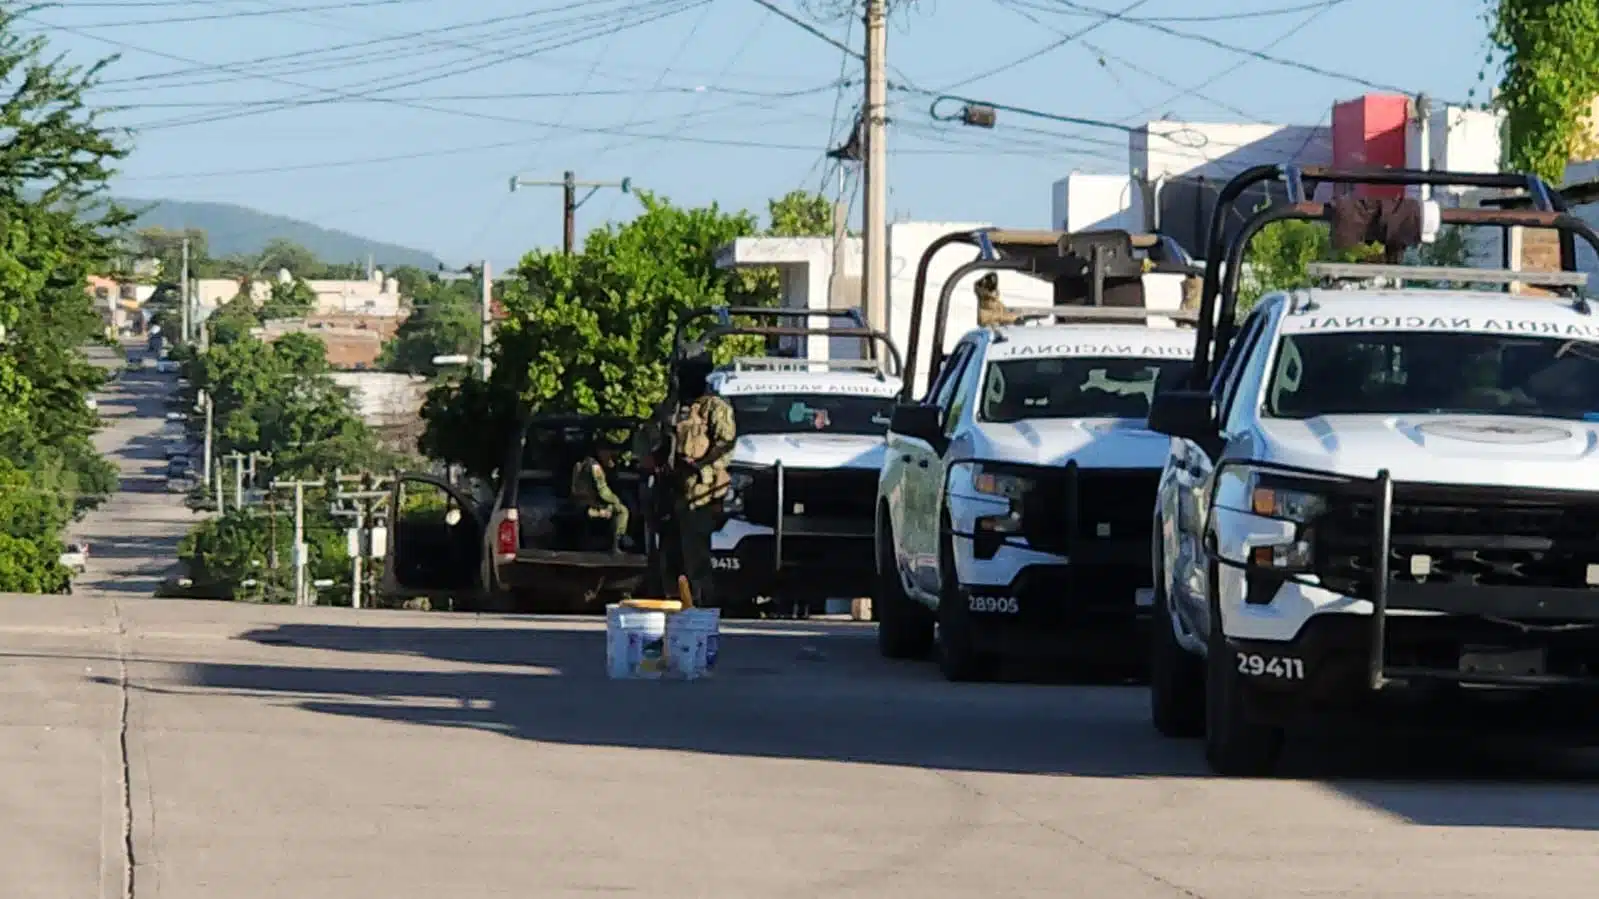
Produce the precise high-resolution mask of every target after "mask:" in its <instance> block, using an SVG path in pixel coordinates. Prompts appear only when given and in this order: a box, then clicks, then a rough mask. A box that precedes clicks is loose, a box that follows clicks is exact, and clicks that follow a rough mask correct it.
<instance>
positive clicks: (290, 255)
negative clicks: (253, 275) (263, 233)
mask: <svg viewBox="0 0 1599 899" xmlns="http://www.w3.org/2000/svg"><path fill="white" fill-rule="evenodd" d="M254 268H255V271H256V272H258V273H260V274H262V275H265V276H267V277H270V278H276V277H277V276H278V270H279V269H287V270H288V272H289V274H291V275H294V276H295V277H298V278H316V277H320V276H321V274H322V271H323V269H324V268H326V266H325V265H324V264H323V262H322V260H320V259H318V258H317V256H316V254H315V253H313V252H311V251H310V250H308V249H306V248H305V247H302V246H300V245H299V244H297V243H295V242H294V241H292V240H287V239H285V238H281V237H279V238H274V239H273V240H271V241H269V242H268V243H267V245H266V247H265V248H263V249H262V250H261V253H260V254H259V255H258V256H257V257H256V259H255V266H254Z"/></svg>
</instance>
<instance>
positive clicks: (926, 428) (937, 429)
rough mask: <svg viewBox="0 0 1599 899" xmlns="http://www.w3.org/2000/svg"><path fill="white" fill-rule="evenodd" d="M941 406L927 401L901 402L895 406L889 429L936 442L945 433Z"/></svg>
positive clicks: (907, 435) (903, 435)
mask: <svg viewBox="0 0 1599 899" xmlns="http://www.w3.org/2000/svg"><path fill="white" fill-rule="evenodd" d="M939 419H940V415H939V408H938V407H937V406H930V405H927V404H925V403H901V404H899V405H897V406H895V407H894V415H893V417H892V418H891V419H890V421H889V425H888V429H889V430H890V431H892V432H894V433H895V434H899V435H900V436H902V437H910V438H912V439H913V440H921V441H924V442H926V443H936V442H937V441H938V438H939V437H940V436H941V435H942V433H943V428H944V423H943V422H942V421H940V420H939Z"/></svg>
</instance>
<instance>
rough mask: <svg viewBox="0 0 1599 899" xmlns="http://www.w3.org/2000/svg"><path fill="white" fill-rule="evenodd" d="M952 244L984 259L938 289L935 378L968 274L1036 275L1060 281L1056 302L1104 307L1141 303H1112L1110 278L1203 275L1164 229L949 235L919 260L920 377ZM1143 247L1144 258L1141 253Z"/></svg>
mask: <svg viewBox="0 0 1599 899" xmlns="http://www.w3.org/2000/svg"><path fill="white" fill-rule="evenodd" d="M952 244H964V245H966V246H971V247H975V248H976V249H977V258H975V259H973V260H971V261H970V262H967V263H966V264H964V265H961V266H959V267H958V268H956V269H955V270H954V271H953V272H951V273H950V274H949V276H948V277H947V278H946V279H945V280H944V284H943V287H942V288H941V290H940V292H939V296H938V305H937V306H936V307H935V310H934V313H933V333H932V341H931V343H930V345H929V350H928V361H929V365H928V379H929V383H931V382H932V380H933V379H935V378H937V376H938V370H939V368H940V367H941V366H942V365H943V362H944V343H945V336H946V334H947V333H948V329H949V307H950V300H951V298H952V297H953V295H954V291H955V287H956V285H957V284H959V283H960V282H961V280H962V279H964V278H966V277H967V276H969V275H973V274H976V273H978V272H1002V271H1010V272H1017V273H1018V274H1024V275H1029V276H1031V277H1034V278H1038V279H1040V280H1044V281H1048V282H1050V283H1051V284H1053V285H1054V286H1055V292H1056V306H1057V307H1060V308H1077V309H1091V310H1095V311H1103V310H1105V309H1126V308H1137V307H1130V306H1118V305H1106V286H1107V282H1112V283H1118V284H1141V283H1142V280H1143V277H1144V275H1146V274H1182V275H1196V274H1198V273H1199V272H1200V268H1199V267H1198V266H1197V265H1195V263H1194V260H1193V259H1192V258H1191V257H1190V256H1189V255H1188V254H1187V252H1185V251H1184V250H1183V248H1182V245H1181V244H1179V243H1177V241H1176V240H1174V239H1172V238H1171V237H1168V236H1166V235H1164V234H1133V233H1130V232H1127V231H1119V230H1105V231H1079V232H1069V231H1033V230H1016V229H1010V228H979V229H976V230H974V231H955V232H951V233H949V234H945V235H944V236H942V237H939V238H937V239H936V240H934V241H933V242H932V243H930V244H928V245H927V247H926V249H924V250H923V251H922V257H921V259H920V261H918V263H917V265H916V282H915V286H914V288H913V291H912V296H911V315H910V328H909V333H910V335H911V342H910V345H909V346H908V347H907V348H906V355H905V363H906V367H905V370H906V371H908V372H911V373H913V375H914V373H915V371H916V365H917V362H918V360H919V359H920V356H921V349H920V343H921V340H920V335H921V333H922V321H923V318H924V312H925V309H926V305H927V299H928V298H927V281H928V273H929V270H930V268H931V266H932V261H933V257H934V256H936V255H937V254H938V252H939V251H940V250H943V249H944V248H946V247H948V246H951V245H952ZM1140 252H1141V253H1143V254H1144V255H1143V256H1138V255H1136V254H1137V253H1140ZM1140 305H1141V304H1140ZM1101 317H1102V316H1101ZM1077 321H1081V319H1077ZM915 382H916V379H915V377H914V376H913V377H909V378H906V379H905V386H904V389H903V390H902V391H901V393H900V402H910V401H911V397H912V395H913V393H914V392H915V389H916V383H915Z"/></svg>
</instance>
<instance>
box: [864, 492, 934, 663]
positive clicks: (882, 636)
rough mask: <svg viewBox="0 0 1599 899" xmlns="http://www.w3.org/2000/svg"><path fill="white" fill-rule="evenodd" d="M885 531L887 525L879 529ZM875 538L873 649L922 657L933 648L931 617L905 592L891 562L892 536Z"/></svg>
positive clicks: (887, 656)
mask: <svg viewBox="0 0 1599 899" xmlns="http://www.w3.org/2000/svg"><path fill="white" fill-rule="evenodd" d="M881 530H883V531H887V530H888V528H887V525H886V523H885V525H884V527H883V528H882V529H881ZM885 537H886V539H884V538H879V539H878V541H877V583H876V590H874V591H873V592H874V593H875V595H874V596H873V597H872V613H873V615H875V616H876V617H877V651H878V653H880V654H881V655H882V656H883V658H885V659H925V658H927V655H928V653H930V652H932V651H933V616H932V614H931V613H929V612H928V610H927V609H926V608H924V607H923V606H922V605H921V604H920V603H918V602H916V601H915V600H914V599H911V598H910V597H909V596H907V595H905V588H904V586H903V585H902V584H901V583H900V580H899V570H898V569H897V568H896V567H895V565H894V550H893V545H894V535H893V533H892V532H889V533H887V534H886V535H885Z"/></svg>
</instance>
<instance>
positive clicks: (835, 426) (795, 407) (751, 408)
mask: <svg viewBox="0 0 1599 899" xmlns="http://www.w3.org/2000/svg"><path fill="white" fill-rule="evenodd" d="M728 401H729V402H730V403H732V404H733V419H734V423H735V424H736V425H737V426H738V432H739V434H741V435H743V434H864V435H869V436H873V437H879V436H884V435H886V434H887V433H888V420H889V413H890V412H891V411H892V410H893V408H894V399H893V397H884V396H860V395H851V394H837V393H751V394H743V395H739V396H732V397H728Z"/></svg>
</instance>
